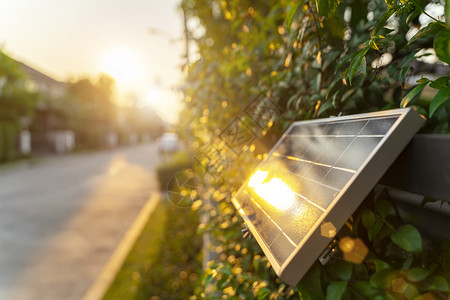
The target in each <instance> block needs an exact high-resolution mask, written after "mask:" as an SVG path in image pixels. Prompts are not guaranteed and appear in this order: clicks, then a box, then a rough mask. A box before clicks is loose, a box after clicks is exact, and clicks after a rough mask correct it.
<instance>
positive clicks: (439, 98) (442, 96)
mask: <svg viewBox="0 0 450 300" xmlns="http://www.w3.org/2000/svg"><path fill="white" fill-rule="evenodd" d="M449 99H450V94H449V93H447V92H446V91H439V92H438V93H437V94H436V96H434V98H433V100H431V104H430V118H431V117H432V116H433V114H434V113H435V112H436V110H437V109H438V108H439V107H440V106H441V105H442V104H444V103H445V102H447V101H448V100H449Z"/></svg>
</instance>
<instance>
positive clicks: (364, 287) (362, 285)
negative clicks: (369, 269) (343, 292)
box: [351, 281, 378, 299]
mask: <svg viewBox="0 0 450 300" xmlns="http://www.w3.org/2000/svg"><path fill="white" fill-rule="evenodd" d="M351 286H352V287H353V288H355V289H356V290H357V291H358V292H360V293H361V294H362V295H363V296H364V297H366V298H368V299H373V298H374V296H375V295H376V294H377V293H378V291H377V290H376V289H374V288H372V287H371V286H370V284H369V283H368V282H366V281H357V282H355V283H353V284H351Z"/></svg>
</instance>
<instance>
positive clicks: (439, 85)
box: [430, 76, 450, 95]
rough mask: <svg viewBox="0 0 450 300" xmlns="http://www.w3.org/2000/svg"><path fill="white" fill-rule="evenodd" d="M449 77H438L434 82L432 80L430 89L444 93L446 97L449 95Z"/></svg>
mask: <svg viewBox="0 0 450 300" xmlns="http://www.w3.org/2000/svg"><path fill="white" fill-rule="evenodd" d="M449 84H450V77H449V76H442V77H439V78H438V79H436V80H433V81H431V82H430V87H432V88H433V89H437V90H441V91H446V92H447V94H448V95H450V86H449Z"/></svg>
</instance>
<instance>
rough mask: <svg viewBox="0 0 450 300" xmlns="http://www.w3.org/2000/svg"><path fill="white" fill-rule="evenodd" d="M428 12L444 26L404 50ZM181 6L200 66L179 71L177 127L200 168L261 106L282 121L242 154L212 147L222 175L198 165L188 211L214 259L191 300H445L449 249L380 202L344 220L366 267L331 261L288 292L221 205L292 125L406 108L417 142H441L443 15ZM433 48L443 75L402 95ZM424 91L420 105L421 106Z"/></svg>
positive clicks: (407, 5)
mask: <svg viewBox="0 0 450 300" xmlns="http://www.w3.org/2000/svg"><path fill="white" fill-rule="evenodd" d="M430 3H435V4H438V5H441V6H443V7H445V15H446V20H447V23H445V22H444V18H443V16H439V19H437V18H432V20H431V22H430V23H429V24H428V25H427V26H422V28H420V30H419V31H418V32H417V33H415V35H414V36H413V37H412V38H411V37H409V40H408V39H407V33H408V32H409V31H410V33H409V35H412V34H414V32H413V31H412V30H414V29H413V28H417V27H419V26H420V23H419V16H420V15H422V16H423V15H426V14H427V13H426V12H425V11H424V8H425V6H426V5H428V4H430ZM181 6H182V8H183V10H184V12H185V13H186V15H187V17H188V18H189V19H193V20H196V21H198V23H199V24H200V25H199V26H198V28H197V29H196V30H192V32H191V33H190V38H191V40H194V41H195V42H196V45H197V48H198V60H197V61H196V62H195V63H193V64H192V65H191V66H189V67H188V79H187V81H188V84H187V87H186V89H185V100H186V109H185V110H184V111H183V113H182V116H183V117H182V124H181V128H183V130H184V131H185V132H184V135H186V136H188V137H190V144H191V145H192V148H193V149H194V151H196V152H197V154H198V155H199V157H202V154H204V153H205V151H204V150H205V147H207V146H208V145H210V144H212V143H214V142H216V139H217V136H218V135H219V134H220V132H222V130H223V129H225V128H226V126H227V125H228V124H230V123H231V122H232V120H233V119H234V118H236V117H242V116H243V115H244V112H243V110H244V108H245V106H246V105H247V104H248V103H250V102H251V101H252V100H254V99H256V98H257V97H260V95H265V96H267V97H270V98H271V99H272V100H273V101H275V102H276V103H277V104H278V105H279V106H280V107H281V108H282V111H283V112H282V113H281V114H279V115H277V116H274V119H273V122H272V123H271V124H270V125H273V126H269V127H271V129H270V130H269V131H268V132H267V131H264V132H261V129H258V128H256V127H255V128H253V130H254V131H255V132H256V131H258V130H259V132H258V133H259V134H260V135H261V136H262V138H261V139H260V140H259V141H257V142H255V143H254V145H248V147H246V148H245V149H244V152H243V153H240V154H239V155H236V154H235V153H234V152H233V151H232V150H231V149H227V147H221V150H220V151H219V154H220V155H221V156H222V157H224V158H228V159H230V158H232V163H224V164H223V165H222V166H219V167H217V166H215V167H212V166H211V164H209V163H208V159H207V158H204V159H200V162H201V163H200V165H199V167H198V169H197V174H199V176H200V177H201V178H202V180H203V182H204V186H205V189H204V191H205V192H204V194H203V195H202V197H201V199H198V200H197V201H196V202H195V203H194V206H193V207H194V209H200V210H201V211H204V212H206V213H207V214H208V215H209V222H207V223H206V224H204V225H202V226H200V227H199V233H209V234H210V235H211V237H212V240H213V243H212V246H210V248H211V249H210V251H211V252H214V253H216V259H215V260H214V261H213V262H210V264H209V267H208V269H206V271H205V275H204V281H203V286H202V288H201V289H199V292H198V294H196V296H194V297H193V298H198V299H205V298H207V299H216V298H222V297H224V298H236V299H250V298H258V299H282V298H289V299H298V298H301V299H325V298H326V299H341V298H342V299H447V298H448V291H449V282H450V271H449V269H450V268H449V259H450V252H449V249H450V247H449V244H448V243H443V244H439V245H436V244H433V243H432V242H430V241H428V240H427V239H426V238H424V237H422V236H421V234H420V233H419V232H418V230H417V229H416V228H414V227H413V226H411V225H408V224H405V223H404V222H403V220H402V218H401V216H400V215H399V214H398V211H397V209H396V208H395V206H393V205H392V201H390V199H389V197H388V196H387V195H386V194H385V193H380V194H379V195H378V197H377V200H376V202H375V205H374V206H373V205H372V207H370V206H369V207H367V208H365V209H363V210H362V211H361V212H359V213H358V214H357V215H355V216H354V218H353V222H352V224H351V226H350V228H349V229H348V230H349V231H348V232H347V235H349V236H351V237H352V238H356V237H358V238H361V239H362V240H363V241H365V243H366V245H367V246H368V248H369V250H370V252H369V254H368V256H367V258H366V260H365V261H364V262H363V263H362V264H351V263H349V262H346V261H345V260H343V259H342V258H339V257H337V258H336V259H334V260H333V261H332V262H330V263H329V264H328V265H327V266H326V267H322V266H319V265H314V266H313V267H312V268H311V269H310V271H309V272H308V274H307V275H306V276H305V277H304V278H303V279H302V281H301V282H300V283H299V285H298V286H297V287H296V288H295V289H290V288H288V287H287V286H286V285H285V284H284V283H282V282H281V281H280V280H279V279H278V278H277V277H276V275H275V274H274V272H273V271H272V270H271V268H270V264H269V262H268V261H267V259H266V258H265V256H264V254H263V253H262V252H261V250H260V248H259V246H258V245H257V244H256V242H255V241H254V240H242V235H241V232H240V231H241V229H242V225H241V224H242V220H241V219H240V217H239V215H238V214H237V212H236V211H235V209H234V207H233V206H232V204H231V197H232V195H233V193H235V192H236V190H237V189H238V188H239V186H240V184H241V183H242V181H243V180H244V179H245V178H246V177H247V176H248V175H249V174H250V172H251V170H252V168H254V167H255V166H256V164H257V163H258V162H259V161H260V160H262V159H263V158H264V154H265V153H267V151H268V150H269V149H270V148H271V146H272V145H273V143H274V142H275V141H276V140H277V139H278V138H279V137H280V136H281V134H282V133H283V131H284V130H285V129H286V128H287V127H288V126H289V125H290V124H291V123H292V122H293V121H296V120H304V119H311V118H318V117H328V116H330V115H337V114H339V113H342V114H346V115H347V114H353V113H361V112H370V111H378V110H383V109H390V108H398V107H406V106H415V107H416V109H417V110H418V111H419V112H420V113H421V114H422V115H424V116H425V117H427V122H426V125H425V126H424V127H423V128H422V132H434V133H448V131H449V121H450V114H449V110H450V101H449V97H450V92H449V91H450V85H449V76H448V66H447V65H445V64H443V63H447V64H448V63H449V62H450V59H449V55H450V54H449V53H450V51H449V43H450V39H449V38H448V37H449V33H450V31H449V30H450V29H449V21H450V20H449V19H450V18H449V3H448V2H443V1H440V2H439V1H422V0H401V1H399V0H386V2H384V1H382V0H343V1H336V0H317V1H316V2H313V1H289V0H284V1H250V0H246V1H233V0H230V1H225V0H220V1H216V0H185V1H183V2H182V4H181ZM431 48H433V49H434V50H435V53H436V55H437V61H436V64H435V65H433V66H436V65H440V66H441V67H442V68H444V69H445V70H446V74H445V72H444V74H443V75H440V77H439V76H437V77H436V76H433V77H432V78H425V77H424V78H421V79H420V80H419V81H418V82H417V83H418V84H417V85H416V86H415V87H409V85H408V86H407V80H408V79H409V78H412V76H416V75H419V74H422V73H423V70H422V67H423V68H425V67H427V65H426V64H423V63H421V62H420V61H419V59H420V58H421V57H424V56H426V55H427V54H424V52H423V51H421V50H423V49H431ZM388 57H391V58H392V59H391V60H390V59H389V58H388ZM389 60H390V61H389ZM432 75H436V74H432ZM425 88H426V90H428V96H423V97H422V96H421V92H422V91H423V90H424V89H425ZM218 143H219V144H220V141H219V142H218ZM222 146H223V145H222ZM444 205H446V204H444ZM405 237H408V238H406V239H405ZM393 280H397V281H396V282H400V283H401V284H400V289H399V288H397V287H394V286H393V285H392V282H393ZM417 297H419V298H417ZM421 297H422V298H421ZM427 297H433V298H427Z"/></svg>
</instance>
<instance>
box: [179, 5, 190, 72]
mask: <svg viewBox="0 0 450 300" xmlns="http://www.w3.org/2000/svg"><path fill="white" fill-rule="evenodd" d="M181 9H182V10H183V23H184V40H185V41H184V42H185V48H186V49H185V50H186V70H188V69H189V65H190V63H189V30H188V27H187V13H186V1H183V2H182V3H181Z"/></svg>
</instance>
